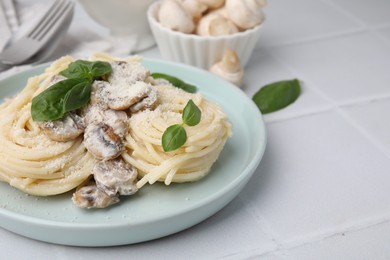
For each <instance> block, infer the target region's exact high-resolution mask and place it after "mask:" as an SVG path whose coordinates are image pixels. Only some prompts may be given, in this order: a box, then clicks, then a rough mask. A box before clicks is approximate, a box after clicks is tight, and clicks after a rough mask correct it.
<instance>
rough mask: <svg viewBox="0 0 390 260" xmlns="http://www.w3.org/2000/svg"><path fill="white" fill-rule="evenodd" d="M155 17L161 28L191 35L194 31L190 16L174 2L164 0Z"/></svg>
mask: <svg viewBox="0 0 390 260" xmlns="http://www.w3.org/2000/svg"><path fill="white" fill-rule="evenodd" d="M157 17H158V21H159V22H160V23H161V25H162V26H164V27H167V28H169V29H171V30H174V31H179V32H182V33H192V32H193V31H194V29H195V24H194V21H193V17H192V15H191V14H190V12H189V11H187V10H186V9H185V8H184V7H183V5H181V4H180V3H179V2H178V1H176V0H164V1H163V2H162V3H161V6H160V9H159V10H158V16H157Z"/></svg>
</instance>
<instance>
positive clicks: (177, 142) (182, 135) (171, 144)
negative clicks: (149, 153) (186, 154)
mask: <svg viewBox="0 0 390 260" xmlns="http://www.w3.org/2000/svg"><path fill="white" fill-rule="evenodd" d="M186 141H187V133H186V130H185V129H184V127H183V126H182V125H178V124H177V125H171V126H170V127H168V128H167V129H166V130H165V132H164V133H163V135H162V140H161V142H162V147H163V149H164V151H165V152H170V151H174V150H176V149H178V148H180V147H181V146H182V145H183V144H185V142H186Z"/></svg>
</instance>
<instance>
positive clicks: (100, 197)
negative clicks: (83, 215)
mask: <svg viewBox="0 0 390 260" xmlns="http://www.w3.org/2000/svg"><path fill="white" fill-rule="evenodd" d="M72 201H73V203H74V204H75V205H76V206H78V207H80V208H87V209H90V208H107V207H108V206H110V205H113V204H115V203H118V202H119V197H118V196H109V195H107V194H106V193H104V192H103V191H101V190H99V189H98V187H96V185H88V186H83V187H81V188H79V189H77V190H76V192H75V193H73V196H72Z"/></svg>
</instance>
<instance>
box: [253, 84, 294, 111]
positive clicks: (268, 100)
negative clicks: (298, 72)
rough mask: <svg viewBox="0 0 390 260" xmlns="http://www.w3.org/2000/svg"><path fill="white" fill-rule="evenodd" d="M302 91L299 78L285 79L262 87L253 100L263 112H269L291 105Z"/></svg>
mask: <svg viewBox="0 0 390 260" xmlns="http://www.w3.org/2000/svg"><path fill="white" fill-rule="evenodd" d="M300 93H301V85H300V83H299V80H297V79H293V80H284V81H278V82H274V83H271V84H268V85H266V86H264V87H262V88H261V89H260V90H259V91H258V92H256V93H255V94H254V95H253V97H252V100H253V101H254V102H255V104H256V105H257V107H258V108H259V109H260V111H261V112H262V113H263V114H267V113H271V112H274V111H277V110H280V109H282V108H284V107H286V106H288V105H290V104H291V103H293V102H294V101H295V100H296V99H297V98H298V97H299V95H300Z"/></svg>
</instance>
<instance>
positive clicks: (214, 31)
mask: <svg viewBox="0 0 390 260" xmlns="http://www.w3.org/2000/svg"><path fill="white" fill-rule="evenodd" d="M236 32H238V28H237V26H236V25H235V24H234V23H233V22H232V21H230V20H229V19H228V18H226V17H225V16H224V15H223V13H222V12H221V11H219V10H216V11H213V12H210V13H208V14H206V15H205V16H203V17H202V18H201V19H200V20H199V23H198V26H197V27H196V33H197V34H198V35H202V36H218V35H228V34H233V33H236Z"/></svg>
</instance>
